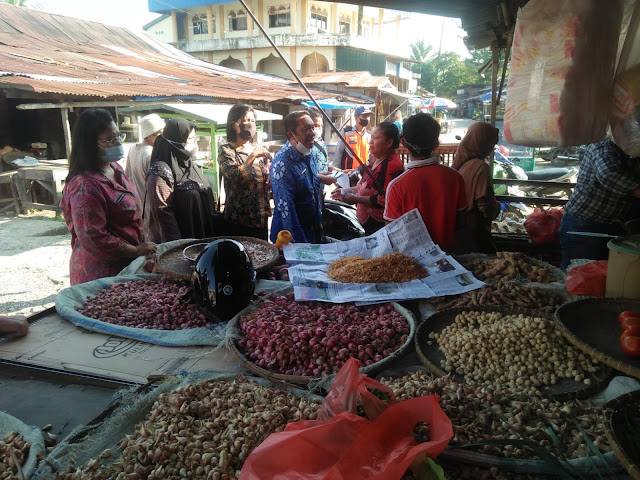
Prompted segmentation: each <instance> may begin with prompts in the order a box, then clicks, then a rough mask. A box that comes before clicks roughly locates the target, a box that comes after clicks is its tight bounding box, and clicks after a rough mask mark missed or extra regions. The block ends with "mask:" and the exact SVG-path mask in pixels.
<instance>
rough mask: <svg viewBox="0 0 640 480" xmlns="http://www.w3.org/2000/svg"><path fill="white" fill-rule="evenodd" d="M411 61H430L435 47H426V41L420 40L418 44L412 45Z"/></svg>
mask: <svg viewBox="0 0 640 480" xmlns="http://www.w3.org/2000/svg"><path fill="white" fill-rule="evenodd" d="M410 46H411V60H415V61H416V62H418V63H423V62H426V61H427V60H429V57H431V56H432V55H431V53H432V52H431V51H432V50H433V45H425V44H424V40H418V41H417V42H416V43H412V44H411V45H410Z"/></svg>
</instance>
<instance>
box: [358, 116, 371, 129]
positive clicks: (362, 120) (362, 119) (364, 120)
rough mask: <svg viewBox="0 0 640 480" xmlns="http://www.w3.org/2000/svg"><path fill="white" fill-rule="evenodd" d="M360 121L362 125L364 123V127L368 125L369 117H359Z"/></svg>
mask: <svg viewBox="0 0 640 480" xmlns="http://www.w3.org/2000/svg"><path fill="white" fill-rule="evenodd" d="M358 122H360V125H362V126H363V127H366V126H367V125H369V119H368V118H360V119H358Z"/></svg>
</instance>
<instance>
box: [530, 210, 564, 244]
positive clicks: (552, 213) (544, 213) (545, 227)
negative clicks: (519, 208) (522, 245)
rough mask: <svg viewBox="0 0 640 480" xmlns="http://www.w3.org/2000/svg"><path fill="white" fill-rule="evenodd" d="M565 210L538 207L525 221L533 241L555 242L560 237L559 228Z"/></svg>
mask: <svg viewBox="0 0 640 480" xmlns="http://www.w3.org/2000/svg"><path fill="white" fill-rule="evenodd" d="M562 215H563V211H562V210H560V209H557V208H550V209H549V210H540V209H539V208H536V209H535V210H534V211H533V213H532V214H531V215H529V218H527V219H526V220H525V221H524V228H525V229H526V230H527V234H528V235H529V238H530V239H531V241H532V242H533V243H553V242H555V241H556V240H557V239H558V229H559V228H560V222H561V221H562Z"/></svg>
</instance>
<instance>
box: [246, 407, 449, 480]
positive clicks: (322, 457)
mask: <svg viewBox="0 0 640 480" xmlns="http://www.w3.org/2000/svg"><path fill="white" fill-rule="evenodd" d="M438 401H439V397H438V396H437V395H427V396H424V397H418V398H412V399H410V400H406V401H404V402H400V403H397V404H395V405H393V406H391V407H389V408H387V409H386V410H385V411H384V412H382V413H381V414H380V416H379V417H378V418H376V420H374V421H371V420H367V419H365V418H362V417H359V416H357V415H354V414H352V413H349V412H342V413H340V414H339V415H337V416H335V417H332V418H330V419H328V420H324V421H321V420H307V421H303V422H296V423H292V424H289V425H287V427H286V428H285V429H284V431H283V432H280V433H274V434H272V435H270V436H269V437H267V439H266V440H265V441H264V442H262V444H260V446H258V448H257V449H255V450H254V451H253V452H252V453H251V455H249V457H248V458H247V460H246V461H245V463H244V466H243V467H242V471H241V472H240V480H267V479H268V480H345V479H358V480H399V479H400V478H402V476H403V475H404V473H405V472H406V471H407V469H408V468H409V467H410V465H411V463H412V462H413V461H414V459H415V458H416V457H417V456H418V455H421V454H428V455H429V456H430V457H432V458H435V457H437V456H438V455H440V453H441V452H442V451H443V450H444V449H445V448H446V446H447V445H448V443H449V441H450V440H451V438H452V437H453V427H452V426H451V420H449V418H448V417H447V415H446V414H445V413H444V412H443V411H442V409H441V408H440V406H439V405H438ZM417 422H426V423H428V424H429V426H430V434H431V438H432V440H431V441H429V442H425V443H420V444H417V443H416V441H415V439H414V438H413V429H414V426H415V424H416V423H417Z"/></svg>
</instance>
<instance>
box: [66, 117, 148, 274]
mask: <svg viewBox="0 0 640 480" xmlns="http://www.w3.org/2000/svg"><path fill="white" fill-rule="evenodd" d="M71 139H72V144H71V155H70V156H69V175H68V176H67V179H66V184H65V187H64V191H63V192H62V200H61V201H60V208H61V209H62V214H63V215H64V220H65V222H66V223H67V228H68V229H69V232H70V233H71V259H70V261H69V278H70V283H71V285H77V284H79V283H84V282H88V281H91V280H96V279H98V278H103V277H113V276H115V275H117V274H118V272H120V270H122V269H123V268H125V267H126V266H127V265H129V263H130V262H131V261H132V260H133V259H134V258H136V257H138V256H141V255H151V254H153V253H155V251H156V245H155V243H152V242H148V241H146V239H145V235H144V231H143V226H142V209H141V208H140V200H139V198H138V196H137V195H136V190H135V188H134V187H133V185H132V184H131V182H130V181H129V179H128V178H127V176H126V175H125V173H124V170H123V169H122V167H121V166H120V165H118V160H120V159H121V158H122V157H123V156H124V149H123V146H122V142H123V141H124V135H123V134H121V133H120V132H119V131H118V127H117V125H116V123H115V122H114V121H113V117H111V114H110V113H109V112H108V111H107V110H104V109H102V108H92V109H89V110H85V111H84V112H82V114H81V115H80V116H79V117H78V119H77V120H76V122H75V124H74V126H73V135H72V137H71Z"/></svg>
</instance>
